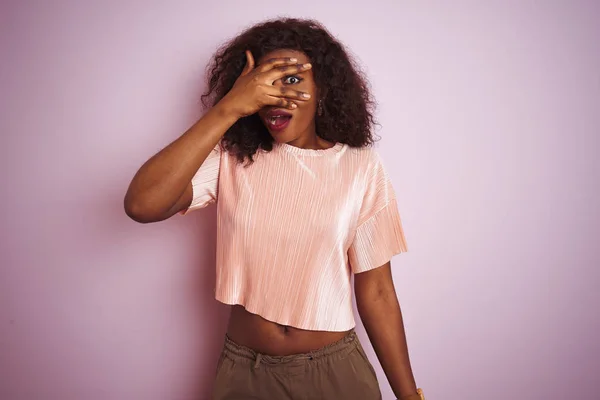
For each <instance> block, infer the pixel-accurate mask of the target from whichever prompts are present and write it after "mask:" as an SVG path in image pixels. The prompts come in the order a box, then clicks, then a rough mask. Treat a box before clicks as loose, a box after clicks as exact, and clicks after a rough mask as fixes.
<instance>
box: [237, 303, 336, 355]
mask: <svg viewBox="0 0 600 400" xmlns="http://www.w3.org/2000/svg"><path fill="white" fill-rule="evenodd" d="M347 334H348V331H346V332H326V331H308V330H304V329H298V328H294V327H290V326H286V325H280V324H277V323H275V322H271V321H267V320H266V319H264V318H262V317H261V316H259V315H256V314H252V313H250V312H248V311H246V309H245V308H244V307H242V306H239V305H236V306H233V307H232V309H231V315H230V317H229V325H228V327H227V335H228V336H229V338H230V339H231V340H233V341H234V342H236V343H237V344H240V345H242V346H245V347H248V348H250V349H252V350H254V351H256V352H257V353H261V354H267V355H271V356H287V355H292V354H301V353H307V352H310V351H313V350H318V349H320V348H321V347H324V346H327V345H329V344H331V343H334V342H337V341H338V340H340V339H342V338H343V337H344V336H346V335H347Z"/></svg>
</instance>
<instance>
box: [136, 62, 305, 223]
mask: <svg viewBox="0 0 600 400" xmlns="http://www.w3.org/2000/svg"><path fill="white" fill-rule="evenodd" d="M246 57H247V63H246V67H245V68H244V71H243V72H242V74H241V75H240V77H239V78H238V79H237V80H236V82H235V84H234V85H233V88H232V89H231V90H230V91H229V93H227V95H226V96H225V97H224V98H223V99H222V100H221V101H220V102H218V103H217V104H216V105H215V106H214V107H213V108H211V109H210V110H209V111H208V112H207V113H206V114H205V115H204V116H203V117H202V118H201V119H200V120H199V121H198V122H196V123H195V124H194V125H193V126H192V127H191V128H190V129H188V130H187V131H186V132H185V133H184V134H183V135H181V136H180V137H179V138H178V139H177V140H175V141H174V142H172V143H171V144H169V145H168V146H167V147H165V148H164V149H162V150H161V151H160V152H158V153H157V154H156V155H154V156H153V157H152V158H150V159H149V160H148V161H146V162H145V163H144V165H142V167H141V168H140V169H139V170H138V171H137V173H136V174H135V176H134V177H133V180H132V181H131V183H130V185H129V189H128V190H127V194H126V195H125V201H124V206H125V212H126V213H127V215H128V216H129V217H130V218H131V219H133V220H135V221H137V222H141V223H148V222H157V221H162V220H164V219H167V218H170V217H171V216H173V215H175V214H177V213H178V212H180V211H182V210H184V209H186V208H188V206H189V205H190V204H191V202H192V183H191V181H192V178H193V176H194V175H195V173H196V172H197V171H198V169H200V167H201V166H202V163H204V161H205V160H206V158H207V157H208V155H209V154H210V152H211V151H212V150H213V149H214V148H215V146H216V145H217V144H218V143H219V140H220V139H221V138H222V137H223V135H225V132H227V130H228V129H229V128H230V127H231V126H232V125H233V124H234V123H235V122H236V121H237V120H238V119H239V118H241V117H244V116H247V115H251V114H254V113H256V112H257V111H258V110H259V109H261V108H262V107H265V106H279V107H287V108H290V109H293V108H295V107H296V104H295V103H294V101H296V102H297V101H306V100H308V98H309V97H310V96H309V97H305V96H304V94H303V93H300V92H298V91H295V90H292V89H290V88H276V87H275V86H273V82H275V81H276V80H278V79H281V78H283V77H285V76H287V75H291V74H296V73H299V72H305V71H307V70H309V69H310V68H311V66H310V65H309V64H305V65H297V64H295V62H296V60H295V59H274V60H269V62H267V63H265V64H264V65H262V66H260V67H258V68H254V58H253V57H252V54H251V53H250V52H249V51H247V52H246ZM292 100H293V101H292Z"/></svg>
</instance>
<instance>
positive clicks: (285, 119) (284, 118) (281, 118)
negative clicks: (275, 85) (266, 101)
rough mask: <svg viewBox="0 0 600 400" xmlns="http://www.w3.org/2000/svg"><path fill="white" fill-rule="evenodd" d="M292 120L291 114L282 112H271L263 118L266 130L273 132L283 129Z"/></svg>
mask: <svg viewBox="0 0 600 400" xmlns="http://www.w3.org/2000/svg"><path fill="white" fill-rule="evenodd" d="M291 119H292V114H291V113H289V112H286V111H283V110H271V111H269V112H267V114H266V115H265V116H264V118H263V121H264V123H265V125H266V126H267V128H269V129H270V130H273V131H281V130H283V129H285V128H286V127H287V126H288V125H289V123H290V120H291Z"/></svg>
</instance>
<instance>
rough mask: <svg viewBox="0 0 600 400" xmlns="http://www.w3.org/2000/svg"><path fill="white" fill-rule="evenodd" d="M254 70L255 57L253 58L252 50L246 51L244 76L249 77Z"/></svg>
mask: <svg viewBox="0 0 600 400" xmlns="http://www.w3.org/2000/svg"><path fill="white" fill-rule="evenodd" d="M253 69H254V57H253V56H252V53H251V52H250V50H246V66H245V67H244V70H243V71H242V76H244V75H248V74H249V73H250V71H252V70H253Z"/></svg>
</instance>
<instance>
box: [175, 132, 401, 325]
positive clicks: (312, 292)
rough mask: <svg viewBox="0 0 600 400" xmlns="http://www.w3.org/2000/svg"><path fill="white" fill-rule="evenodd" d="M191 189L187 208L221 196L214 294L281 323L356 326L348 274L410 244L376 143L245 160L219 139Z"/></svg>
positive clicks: (276, 147) (278, 151)
mask: <svg viewBox="0 0 600 400" xmlns="http://www.w3.org/2000/svg"><path fill="white" fill-rule="evenodd" d="M192 187H193V200H192V203H191V205H190V207H189V208H188V209H187V210H184V211H183V212H182V214H186V213H187V212H189V211H191V210H195V209H199V208H202V207H205V206H207V205H209V204H211V203H214V202H216V203H217V239H216V247H217V249H216V250H217V251H216V268H217V270H216V286H215V297H216V299H217V300H218V301H220V302H222V303H225V304H231V305H234V304H239V305H242V306H243V307H244V308H246V310H248V311H249V312H251V313H253V314H258V315H260V316H261V317H263V318H265V319H267V320H269V321H272V322H276V323H278V324H282V325H288V326H293V327H296V328H300V329H308V330H320V331H346V330H349V329H351V328H353V327H354V326H355V320H354V315H353V310H352V286H351V277H352V274H353V273H354V274H356V273H361V272H365V271H368V270H371V269H373V268H377V267H379V266H381V265H383V264H385V263H387V262H388V261H389V260H390V259H391V258H392V256H394V255H396V254H398V253H401V252H405V251H407V246H406V241H405V237H404V232H403V229H402V224H401V221H400V215H399V212H398V206H397V203H396V194H395V192H394V189H393V187H392V184H391V182H390V179H389V177H388V174H387V173H386V170H385V168H384V166H383V164H382V160H381V158H380V156H379V154H378V153H377V151H376V150H375V149H374V148H372V147H364V148H353V147H350V146H348V145H346V144H342V143H337V144H335V145H334V146H333V147H330V148H328V149H319V150H314V149H302V148H299V147H295V146H292V145H289V144H287V143H278V142H275V143H274V144H273V150H272V151H269V152H267V151H264V150H259V151H258V152H257V153H256V154H255V155H254V163H253V164H251V165H250V166H249V167H244V165H243V164H240V163H238V162H237V159H236V158H235V156H233V155H230V154H229V153H228V152H227V151H225V150H222V149H221V147H220V145H217V146H216V147H215V149H214V150H213V151H212V152H211V153H210V154H209V156H208V157H207V159H206V160H205V161H204V163H203V164H202V166H201V167H200V169H199V170H198V172H197V173H196V174H195V175H194V177H193V179H192Z"/></svg>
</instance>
